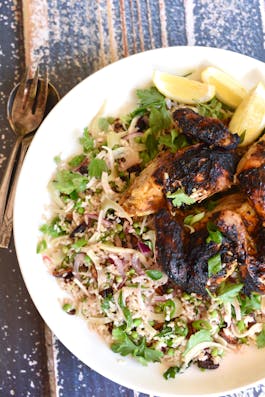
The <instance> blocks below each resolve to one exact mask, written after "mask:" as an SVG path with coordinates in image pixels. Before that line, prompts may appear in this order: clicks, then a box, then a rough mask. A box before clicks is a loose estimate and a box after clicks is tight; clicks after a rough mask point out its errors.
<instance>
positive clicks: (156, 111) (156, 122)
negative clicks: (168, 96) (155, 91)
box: [149, 104, 172, 134]
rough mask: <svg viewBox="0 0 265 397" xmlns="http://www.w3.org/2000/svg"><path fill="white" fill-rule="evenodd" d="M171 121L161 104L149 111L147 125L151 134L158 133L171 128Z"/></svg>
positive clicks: (164, 106)
mask: <svg viewBox="0 0 265 397" xmlns="http://www.w3.org/2000/svg"><path fill="white" fill-rule="evenodd" d="M171 123H172V120H171V117H170V115H169V112H168V111H167V109H166V105H165V104H163V105H161V106H160V107H159V108H156V107H152V108H151V110H150V116H149V124H150V128H151V131H152V132H153V133H155V134H156V133H158V132H160V131H162V130H165V129H167V128H169V127H170V126H171Z"/></svg>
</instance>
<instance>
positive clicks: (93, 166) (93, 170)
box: [88, 158, 108, 179]
mask: <svg viewBox="0 0 265 397" xmlns="http://www.w3.org/2000/svg"><path fill="white" fill-rule="evenodd" d="M107 169H108V168H107V164H106V162H105V161H104V160H103V159H98V158H94V159H92V160H91V161H90V163H89V165H88V174H89V176H90V177H91V178H92V177H93V176H94V177H95V178H98V179H99V178H100V177H101V175H102V172H104V171H107Z"/></svg>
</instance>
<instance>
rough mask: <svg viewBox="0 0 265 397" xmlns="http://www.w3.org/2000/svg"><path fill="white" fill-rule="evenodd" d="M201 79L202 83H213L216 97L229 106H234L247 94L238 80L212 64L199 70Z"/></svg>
mask: <svg viewBox="0 0 265 397" xmlns="http://www.w3.org/2000/svg"><path fill="white" fill-rule="evenodd" d="M201 79H202V81H203V82H204V83H208V84H212V85H214V86H215V95H216V98H217V99H219V100H220V101H221V102H223V103H225V104H226V105H228V106H230V107H231V108H236V107H237V106H238V105H239V104H240V103H241V102H242V100H243V99H244V98H245V96H246V95H247V91H246V90H245V88H244V87H243V86H242V85H241V83H240V82H239V81H237V80H236V79H234V78H233V77H232V76H230V75H229V74H227V73H225V72H223V71H222V70H220V69H217V68H215V67H213V66H209V67H207V68H205V69H204V70H203V71H202V72H201Z"/></svg>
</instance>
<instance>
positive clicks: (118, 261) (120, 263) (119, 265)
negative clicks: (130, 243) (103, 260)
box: [109, 254, 125, 276]
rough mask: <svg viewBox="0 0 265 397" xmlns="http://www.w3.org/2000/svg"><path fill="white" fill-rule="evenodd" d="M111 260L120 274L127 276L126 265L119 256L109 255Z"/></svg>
mask: <svg viewBox="0 0 265 397" xmlns="http://www.w3.org/2000/svg"><path fill="white" fill-rule="evenodd" d="M109 258H110V259H111V260H112V261H113V263H114V265H115V266H116V267H117V270H118V272H119V273H120V274H121V275H122V276H125V269H124V267H125V264H124V261H122V260H121V259H120V258H119V257H118V256H117V255H114V254H109Z"/></svg>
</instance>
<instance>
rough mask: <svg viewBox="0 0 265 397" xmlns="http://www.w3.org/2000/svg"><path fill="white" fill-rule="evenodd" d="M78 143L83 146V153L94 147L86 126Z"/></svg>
mask: <svg viewBox="0 0 265 397" xmlns="http://www.w3.org/2000/svg"><path fill="white" fill-rule="evenodd" d="M80 143H81V145H82V146H83V150H84V152H85V153H87V152H90V151H91V150H93V149H94V147H95V144H94V139H93V137H92V136H91V135H90V133H89V131H88V128H85V129H84V132H83V136H82V137H81V138H80Z"/></svg>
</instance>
